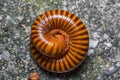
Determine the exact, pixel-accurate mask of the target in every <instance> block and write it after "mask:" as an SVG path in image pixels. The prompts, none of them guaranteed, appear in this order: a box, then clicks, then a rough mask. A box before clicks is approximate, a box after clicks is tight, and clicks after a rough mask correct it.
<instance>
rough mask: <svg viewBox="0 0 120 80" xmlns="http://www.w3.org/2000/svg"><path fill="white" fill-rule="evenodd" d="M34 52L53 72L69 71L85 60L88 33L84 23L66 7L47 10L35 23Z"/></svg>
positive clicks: (36, 58)
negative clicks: (64, 8) (66, 9)
mask: <svg viewBox="0 0 120 80" xmlns="http://www.w3.org/2000/svg"><path fill="white" fill-rule="evenodd" d="M30 48H31V53H32V55H33V57H34V59H35V61H36V62H37V64H38V65H39V66H40V67H41V68H43V69H45V70H47V71H50V72H55V73H64V72H69V71H71V70H73V69H75V68H76V67H77V66H79V65H80V64H81V63H82V61H83V60H84V58H85V56H86V54H87V51H88V48H89V35H88V31H87V29H86V27H85V25H84V24H83V22H82V21H81V20H80V19H79V18H78V17H77V16H75V15H74V14H72V13H70V12H67V11H65V10H50V11H47V12H45V13H43V14H41V15H40V16H38V17H37V19H36V20H35V21H34V22H33V25H32V28H31V43H30Z"/></svg>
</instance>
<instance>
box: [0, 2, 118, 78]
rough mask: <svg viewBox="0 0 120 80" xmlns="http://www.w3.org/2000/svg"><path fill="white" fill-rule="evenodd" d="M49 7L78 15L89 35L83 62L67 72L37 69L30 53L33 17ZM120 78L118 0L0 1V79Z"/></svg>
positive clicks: (49, 8)
mask: <svg viewBox="0 0 120 80" xmlns="http://www.w3.org/2000/svg"><path fill="white" fill-rule="evenodd" d="M51 9H64V10H67V11H70V12H72V13H73V14H75V15H77V16H78V17H79V18H80V19H81V20H82V21H83V22H84V23H85V25H86V27H87V29H88V31H89V35H90V49H89V51H88V55H87V58H86V59H85V61H84V63H83V64H82V65H81V66H80V67H78V68H77V69H75V70H74V71H73V72H70V73H67V74H52V73H49V72H47V71H44V70H42V69H41V68H39V67H38V66H37V65H36V63H35V62H34V61H33V59H32V57H31V55H30V49H29V43H30V31H31V25H32V22H33V20H34V19H35V18H36V17H37V16H38V15H39V14H42V13H43V12H45V11H47V10H51ZM34 71H36V72H38V73H39V74H40V80H120V0H0V80H27V77H28V75H29V74H30V73H31V72H34Z"/></svg>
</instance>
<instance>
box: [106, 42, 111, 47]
mask: <svg viewBox="0 0 120 80" xmlns="http://www.w3.org/2000/svg"><path fill="white" fill-rule="evenodd" d="M104 45H106V46H107V47H112V44H111V43H110V42H105V43H104Z"/></svg>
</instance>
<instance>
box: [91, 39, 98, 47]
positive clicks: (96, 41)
mask: <svg viewBox="0 0 120 80" xmlns="http://www.w3.org/2000/svg"><path fill="white" fill-rule="evenodd" d="M98 42H99V41H98V40H90V47H91V48H95V47H96V46H97V45H98Z"/></svg>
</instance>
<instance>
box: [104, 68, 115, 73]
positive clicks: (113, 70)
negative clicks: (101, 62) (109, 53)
mask: <svg viewBox="0 0 120 80" xmlns="http://www.w3.org/2000/svg"><path fill="white" fill-rule="evenodd" d="M114 72H115V68H114V67H113V66H112V67H110V68H108V69H106V70H105V74H106V75H110V74H113V73H114Z"/></svg>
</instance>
